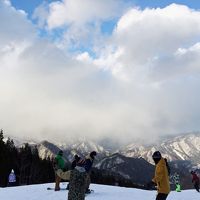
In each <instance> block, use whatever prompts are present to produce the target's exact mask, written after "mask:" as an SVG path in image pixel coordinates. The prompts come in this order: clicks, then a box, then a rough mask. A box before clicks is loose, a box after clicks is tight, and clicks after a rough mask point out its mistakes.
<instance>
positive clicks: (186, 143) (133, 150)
mask: <svg viewBox="0 0 200 200" xmlns="http://www.w3.org/2000/svg"><path fill="white" fill-rule="evenodd" d="M156 150H159V151H160V152H161V153H162V155H163V156H164V157H166V158H167V159H168V160H169V161H191V165H192V166H195V167H200V156H199V155H200V133H195V134H194V133H193V134H187V135H182V136H177V137H174V138H171V139H168V140H165V141H163V142H162V143H160V144H156V145H151V146H138V145H135V144H130V145H128V146H127V147H125V148H123V149H122V150H119V153H120V154H122V155H124V156H127V157H132V158H139V157H142V158H144V159H145V160H147V161H148V162H150V163H152V157H151V156H152V154H153V152H154V151H156Z"/></svg>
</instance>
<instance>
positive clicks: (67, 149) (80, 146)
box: [38, 140, 109, 161]
mask: <svg viewBox="0 0 200 200" xmlns="http://www.w3.org/2000/svg"><path fill="white" fill-rule="evenodd" d="M59 150H62V151H63V152H64V157H65V158H66V159H67V160H69V161H71V160H72V159H73V157H74V155H75V154H78V155H79V156H81V157H84V156H86V155H87V154H88V153H90V152H91V151H96V152H97V160H100V159H102V158H103V157H105V156H108V155H109V152H108V151H106V150H105V149H104V148H103V147H102V146H100V145H98V144H96V143H94V142H92V141H86V140H83V141H78V142H77V143H73V144H69V143H57V144H53V143H51V142H48V141H43V142H41V143H39V144H38V151H39V156H40V157H41V158H47V157H50V158H52V157H54V156H55V155H56V154H57V153H58V151H59Z"/></svg>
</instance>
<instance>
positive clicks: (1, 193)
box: [0, 183, 200, 200]
mask: <svg viewBox="0 0 200 200" xmlns="http://www.w3.org/2000/svg"><path fill="white" fill-rule="evenodd" d="M66 185H67V183H61V185H60V186H61V187H63V188H65V187H66ZM47 187H54V184H53V183H49V184H42V185H29V186H19V187H8V188H0V199H1V200H67V191H66V190H61V191H59V192H54V190H47ZM91 189H93V190H94V191H95V192H94V193H92V194H89V195H88V196H86V198H85V199H86V200H133V199H134V200H155V196H156V191H146V190H140V189H133V188H124V187H117V186H105V185H95V184H91ZM199 199H200V193H198V192H196V191H195V190H185V191H182V192H179V193H178V192H174V191H173V192H171V193H170V194H169V197H168V198H167V200H199Z"/></svg>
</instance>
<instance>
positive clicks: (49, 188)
mask: <svg viewBox="0 0 200 200" xmlns="http://www.w3.org/2000/svg"><path fill="white" fill-rule="evenodd" d="M54 189H55V188H51V187H48V188H47V190H54ZM60 190H67V188H60ZM60 190H58V191H60Z"/></svg>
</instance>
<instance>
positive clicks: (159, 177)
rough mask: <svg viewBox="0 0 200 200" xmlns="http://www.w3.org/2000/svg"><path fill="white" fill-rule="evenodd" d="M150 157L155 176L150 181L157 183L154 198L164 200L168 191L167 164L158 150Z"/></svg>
mask: <svg viewBox="0 0 200 200" xmlns="http://www.w3.org/2000/svg"><path fill="white" fill-rule="evenodd" d="M152 158H153V160H154V162H155V164H156V168H155V176H154V178H153V179H152V181H153V182H154V183H155V184H156V185H157V191H158V194H157V197H156V200H166V199H167V196H168V194H169V192H170V184H169V174H168V166H167V163H166V161H165V159H164V158H163V157H162V156H161V153H160V152H159V151H155V152H154V153H153V155H152Z"/></svg>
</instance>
